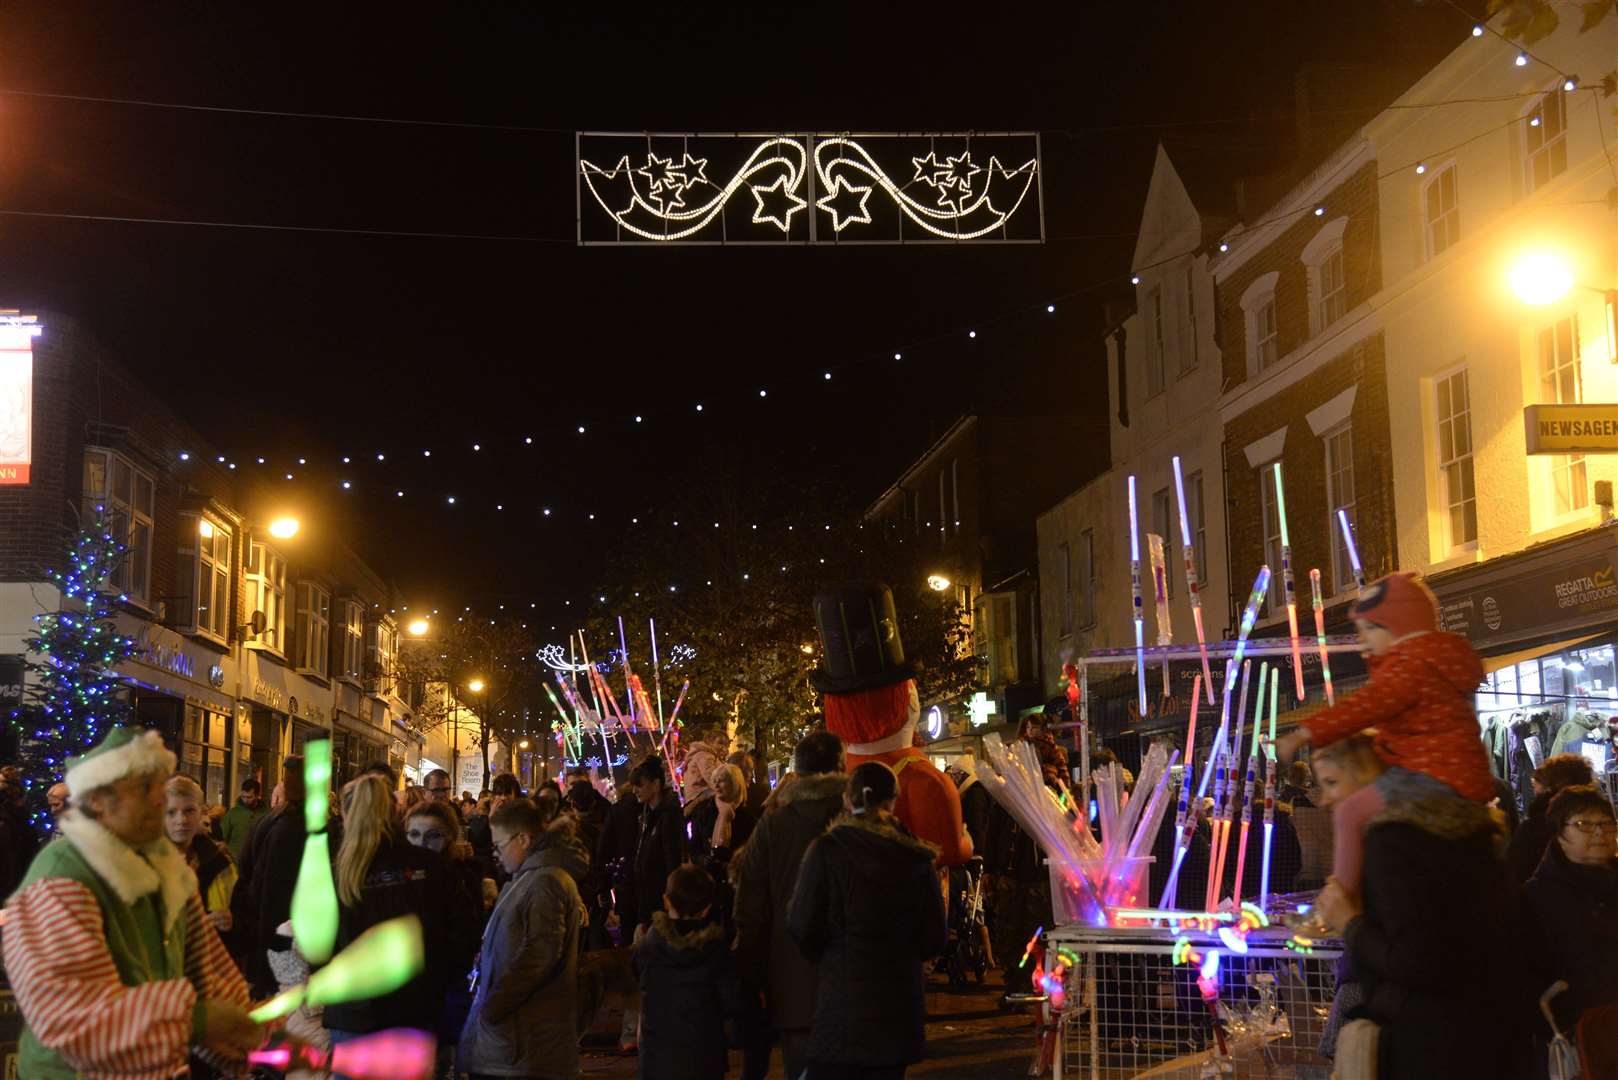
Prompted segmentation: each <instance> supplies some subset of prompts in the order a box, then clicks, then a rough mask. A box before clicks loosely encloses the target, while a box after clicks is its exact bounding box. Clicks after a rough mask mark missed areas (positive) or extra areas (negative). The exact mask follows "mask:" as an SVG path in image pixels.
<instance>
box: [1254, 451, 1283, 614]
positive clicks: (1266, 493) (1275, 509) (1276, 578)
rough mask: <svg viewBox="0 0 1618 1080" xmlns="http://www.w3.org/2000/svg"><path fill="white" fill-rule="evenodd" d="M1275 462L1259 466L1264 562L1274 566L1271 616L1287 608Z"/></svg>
mask: <svg viewBox="0 0 1618 1080" xmlns="http://www.w3.org/2000/svg"><path fill="white" fill-rule="evenodd" d="M1279 460H1280V459H1279V458H1277V459H1275V461H1279ZM1275 461H1267V462H1265V463H1264V464H1263V465H1260V466H1259V468H1258V505H1259V519H1258V520H1259V533H1260V536H1261V537H1262V539H1263V541H1264V561H1265V562H1266V563H1267V564H1269V567H1270V591H1269V594H1268V595H1267V596H1266V597H1265V614H1266V615H1268V616H1274V615H1279V614H1281V612H1283V611H1285V610H1286V596H1285V595H1284V593H1285V591H1286V590H1285V588H1284V586H1283V578H1284V575H1283V574H1282V572H1281V512H1280V507H1279V505H1278V502H1277V499H1276V497H1275V496H1276V492H1275ZM1272 515H1273V516H1274V518H1275V531H1274V532H1273V533H1272V532H1271V531H1270V518H1271V516H1272ZM1272 544H1273V545H1274V548H1273V550H1272V549H1271V545H1272Z"/></svg>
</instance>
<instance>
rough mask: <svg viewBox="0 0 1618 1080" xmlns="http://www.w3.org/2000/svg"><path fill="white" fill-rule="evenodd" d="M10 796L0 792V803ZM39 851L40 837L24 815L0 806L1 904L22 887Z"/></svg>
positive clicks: (20, 811) (10, 806) (3, 805)
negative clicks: (23, 880)
mask: <svg viewBox="0 0 1618 1080" xmlns="http://www.w3.org/2000/svg"><path fill="white" fill-rule="evenodd" d="M8 795H9V793H8V792H6V791H3V790H0V799H7V798H8ZM38 851H39V836H38V835H37V834H36V833H35V832H34V829H33V826H31V825H29V824H28V818H27V815H25V814H24V813H23V811H22V810H21V809H19V808H18V807H16V806H14V805H12V804H11V803H10V802H9V801H7V802H4V803H0V904H3V903H4V902H5V900H6V898H7V897H9V896H10V895H11V894H12V891H13V890H15V889H16V888H17V886H18V885H21V884H22V879H23V878H24V877H25V876H26V875H27V873H28V865H29V864H30V863H32V862H33V861H34V855H35V853H37V852H38Z"/></svg>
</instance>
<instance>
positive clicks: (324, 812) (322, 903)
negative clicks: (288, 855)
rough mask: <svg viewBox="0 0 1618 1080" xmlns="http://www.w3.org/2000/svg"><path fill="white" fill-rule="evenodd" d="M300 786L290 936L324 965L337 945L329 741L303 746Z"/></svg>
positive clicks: (306, 954) (314, 961) (307, 955)
mask: <svg viewBox="0 0 1618 1080" xmlns="http://www.w3.org/2000/svg"><path fill="white" fill-rule="evenodd" d="M303 782H304V800H303V824H304V829H305V831H306V832H307V834H308V835H307V836H306V837H305V839H304V844H303V862H302V863H300V864H299V866H298V880H297V884H295V885H294V886H293V889H292V906H291V912H290V914H291V917H292V937H293V940H294V941H296V942H297V945H298V951H299V952H301V953H302V954H303V955H304V958H305V959H307V960H308V961H309V962H310V963H311V964H324V963H325V962H326V961H327V960H329V959H330V958H331V951H332V949H333V947H335V946H336V944H337V889H336V886H335V885H334V884H333V883H332V875H331V844H330V840H329V838H328V836H327V834H326V821H327V816H328V814H329V813H330V810H329V807H330V798H329V796H330V792H331V741H330V740H329V739H313V740H310V741H309V742H306V743H304V745H303Z"/></svg>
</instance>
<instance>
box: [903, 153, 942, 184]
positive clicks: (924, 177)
mask: <svg viewBox="0 0 1618 1080" xmlns="http://www.w3.org/2000/svg"><path fill="white" fill-rule="evenodd" d="M910 163H911V164H912V165H914V166H915V167H916V175H915V176H912V177H911V178H910V182H911V183H912V184H914V183H915V182H916V181H917V180H920V181H922V182H923V183H925V184H928V185H930V186H932V187H937V186H938V178H939V177H941V176H946V175H948V174H949V166H947V165H945V164H943V163H942V162H940V161H939V160H938V157H937V155H936V154H934V153H933V152H932V151H931V150H929V151H927V156H926V157H924V158H921V157H913V158H911V159H910Z"/></svg>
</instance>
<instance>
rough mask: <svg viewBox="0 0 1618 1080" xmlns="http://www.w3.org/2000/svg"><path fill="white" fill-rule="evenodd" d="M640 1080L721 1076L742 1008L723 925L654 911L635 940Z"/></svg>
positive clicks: (698, 1079) (704, 1079)
mask: <svg viewBox="0 0 1618 1080" xmlns="http://www.w3.org/2000/svg"><path fill="white" fill-rule="evenodd" d="M634 965H635V974H636V975H637V976H638V977H639V978H640V990H641V1007H640V1076H641V1080H719V1078H721V1077H723V1076H724V1075H725V1068H726V1054H725V1048H726V1046H727V1045H729V1043H730V1042H731V1040H729V1039H727V1038H726V1035H725V1024H726V1021H727V1020H730V1021H737V1020H740V1019H741V1018H742V1016H743V1014H744V1012H745V1010H746V1001H745V998H744V996H743V993H742V987H741V982H740V980H739V979H737V977H736V965H735V961H734V959H733V958H732V957H731V953H730V944H729V942H728V941H726V939H725V929H724V927H723V926H722V925H721V924H720V923H718V922H716V921H712V920H708V919H671V918H669V917H668V915H667V914H666V913H664V912H661V911H659V912H658V913H657V914H655V915H653V916H652V927H651V929H650V930H648V931H647V932H646V936H645V937H644V938H642V939H641V943H640V944H639V945H637V946H635V954H634Z"/></svg>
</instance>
